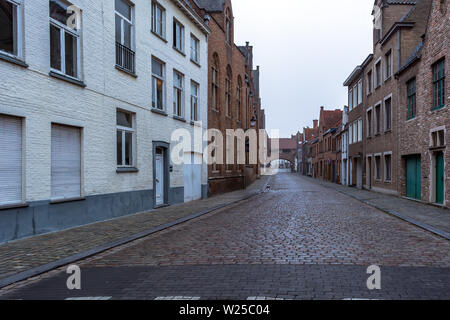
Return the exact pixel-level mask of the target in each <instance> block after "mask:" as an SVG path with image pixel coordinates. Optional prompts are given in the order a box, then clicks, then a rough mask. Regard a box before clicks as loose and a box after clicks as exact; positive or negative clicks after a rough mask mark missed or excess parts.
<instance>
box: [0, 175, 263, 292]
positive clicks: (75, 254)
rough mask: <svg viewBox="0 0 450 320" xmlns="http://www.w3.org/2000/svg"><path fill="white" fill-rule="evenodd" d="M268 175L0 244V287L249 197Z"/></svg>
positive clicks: (258, 191) (256, 190)
mask: <svg viewBox="0 0 450 320" xmlns="http://www.w3.org/2000/svg"><path fill="white" fill-rule="evenodd" d="M269 179H270V178H269V177H268V176H263V177H261V179H259V180H256V181H255V182H254V183H253V184H252V185H251V186H250V187H248V188H247V189H246V190H239V191H234V192H230V193H226V194H222V195H218V196H215V197H211V198H208V199H203V200H198V201H193V202H190V203H185V204H180V205H175V206H170V207H165V208H161V209H157V210H153V211H150V212H146V213H139V214H135V215H131V216H126V217H122V218H118V219H114V220H108V221H104V222H98V223H95V224H90V225H87V226H82V227H77V228H73V229H69V230H64V231H60V232H55V233H50V234H45V235H40V236H35V237H31V238H27V239H22V240H17V241H14V242H10V243H6V244H3V245H0V288H2V287H4V286H6V285H9V284H11V283H14V282H17V281H20V280H24V279H27V278H29V277H32V276H35V275H37V274H40V273H43V272H46V271H49V270H52V269H54V268H57V267H60V266H63V265H66V264H69V263H72V262H74V261H77V260H80V259H83V258H86V257H88V256H91V255H93V254H96V253H99V252H102V251H105V250H108V249H110V248H113V247H115V246H118V245H121V244H125V243H128V242H130V241H133V240H136V239H139V238H142V237H145V236H147V235H150V234H152V233H154V232H158V231H161V230H163V229H166V228H169V227H171V226H174V225H176V224H179V223H182V222H185V221H188V220H191V219H194V218H196V217H199V216H201V215H204V214H207V213H209V212H212V211H215V210H217V209H220V208H223V207H226V206H228V205H231V204H234V203H236V202H239V201H242V200H245V199H248V198H250V197H253V196H255V195H257V194H259V193H261V192H262V191H263V190H264V188H265V186H266V185H267V183H268V182H269Z"/></svg>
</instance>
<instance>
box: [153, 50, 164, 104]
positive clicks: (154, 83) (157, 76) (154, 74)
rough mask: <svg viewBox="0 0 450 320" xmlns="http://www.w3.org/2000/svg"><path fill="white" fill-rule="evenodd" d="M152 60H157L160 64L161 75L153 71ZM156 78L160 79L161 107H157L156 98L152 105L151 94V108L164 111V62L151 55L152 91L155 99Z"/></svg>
mask: <svg viewBox="0 0 450 320" xmlns="http://www.w3.org/2000/svg"><path fill="white" fill-rule="evenodd" d="M153 60H155V61H157V62H158V63H160V64H161V66H162V77H161V76H160V75H158V74H156V73H153ZM156 79H159V80H161V81H162V95H161V99H162V101H161V106H162V109H159V108H158V100H156V103H155V106H154V107H153V96H152V109H156V110H160V111H165V110H166V97H165V92H166V90H165V88H166V65H165V63H164V62H162V61H161V60H159V59H157V58H155V57H152V92H154V93H155V97H156V99H157V95H156V91H157V89H156V88H157V85H156Z"/></svg>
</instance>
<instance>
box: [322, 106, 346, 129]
mask: <svg viewBox="0 0 450 320" xmlns="http://www.w3.org/2000/svg"><path fill="white" fill-rule="evenodd" d="M321 111H322V112H323V123H322V124H321V125H323V128H324V131H328V130H329V129H331V128H335V127H336V126H337V125H338V123H339V121H341V119H342V110H339V109H336V110H323V109H322V110H321Z"/></svg>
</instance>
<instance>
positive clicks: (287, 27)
mask: <svg viewBox="0 0 450 320" xmlns="http://www.w3.org/2000/svg"><path fill="white" fill-rule="evenodd" d="M373 3H374V1H373V0H341V1H336V0H320V1H311V0H277V1H273V0H234V1H233V14H234V17H235V42H236V44H238V45H242V44H245V41H250V44H251V45H253V46H254V49H253V52H254V65H255V68H256V66H257V65H260V67H261V96H262V107H263V108H264V109H266V119H267V129H268V130H269V134H270V129H280V136H281V137H290V135H291V134H294V133H296V132H297V131H299V130H302V128H303V127H306V126H308V125H309V126H310V127H311V126H312V120H313V119H318V117H319V110H320V106H322V105H323V106H325V108H326V109H336V108H340V109H342V108H343V106H344V105H345V104H347V91H346V88H344V87H343V83H344V81H345V79H346V78H347V77H348V75H350V73H351V72H352V71H353V69H354V68H355V67H356V66H357V65H360V64H361V63H362V62H363V61H364V59H365V58H366V57H367V55H368V54H369V53H371V52H372V16H371V12H372V8H373Z"/></svg>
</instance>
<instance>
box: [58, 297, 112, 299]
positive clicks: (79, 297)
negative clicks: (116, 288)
mask: <svg viewBox="0 0 450 320" xmlns="http://www.w3.org/2000/svg"><path fill="white" fill-rule="evenodd" d="M111 298H112V297H76V298H66V299H65V300H110V299H111Z"/></svg>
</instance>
